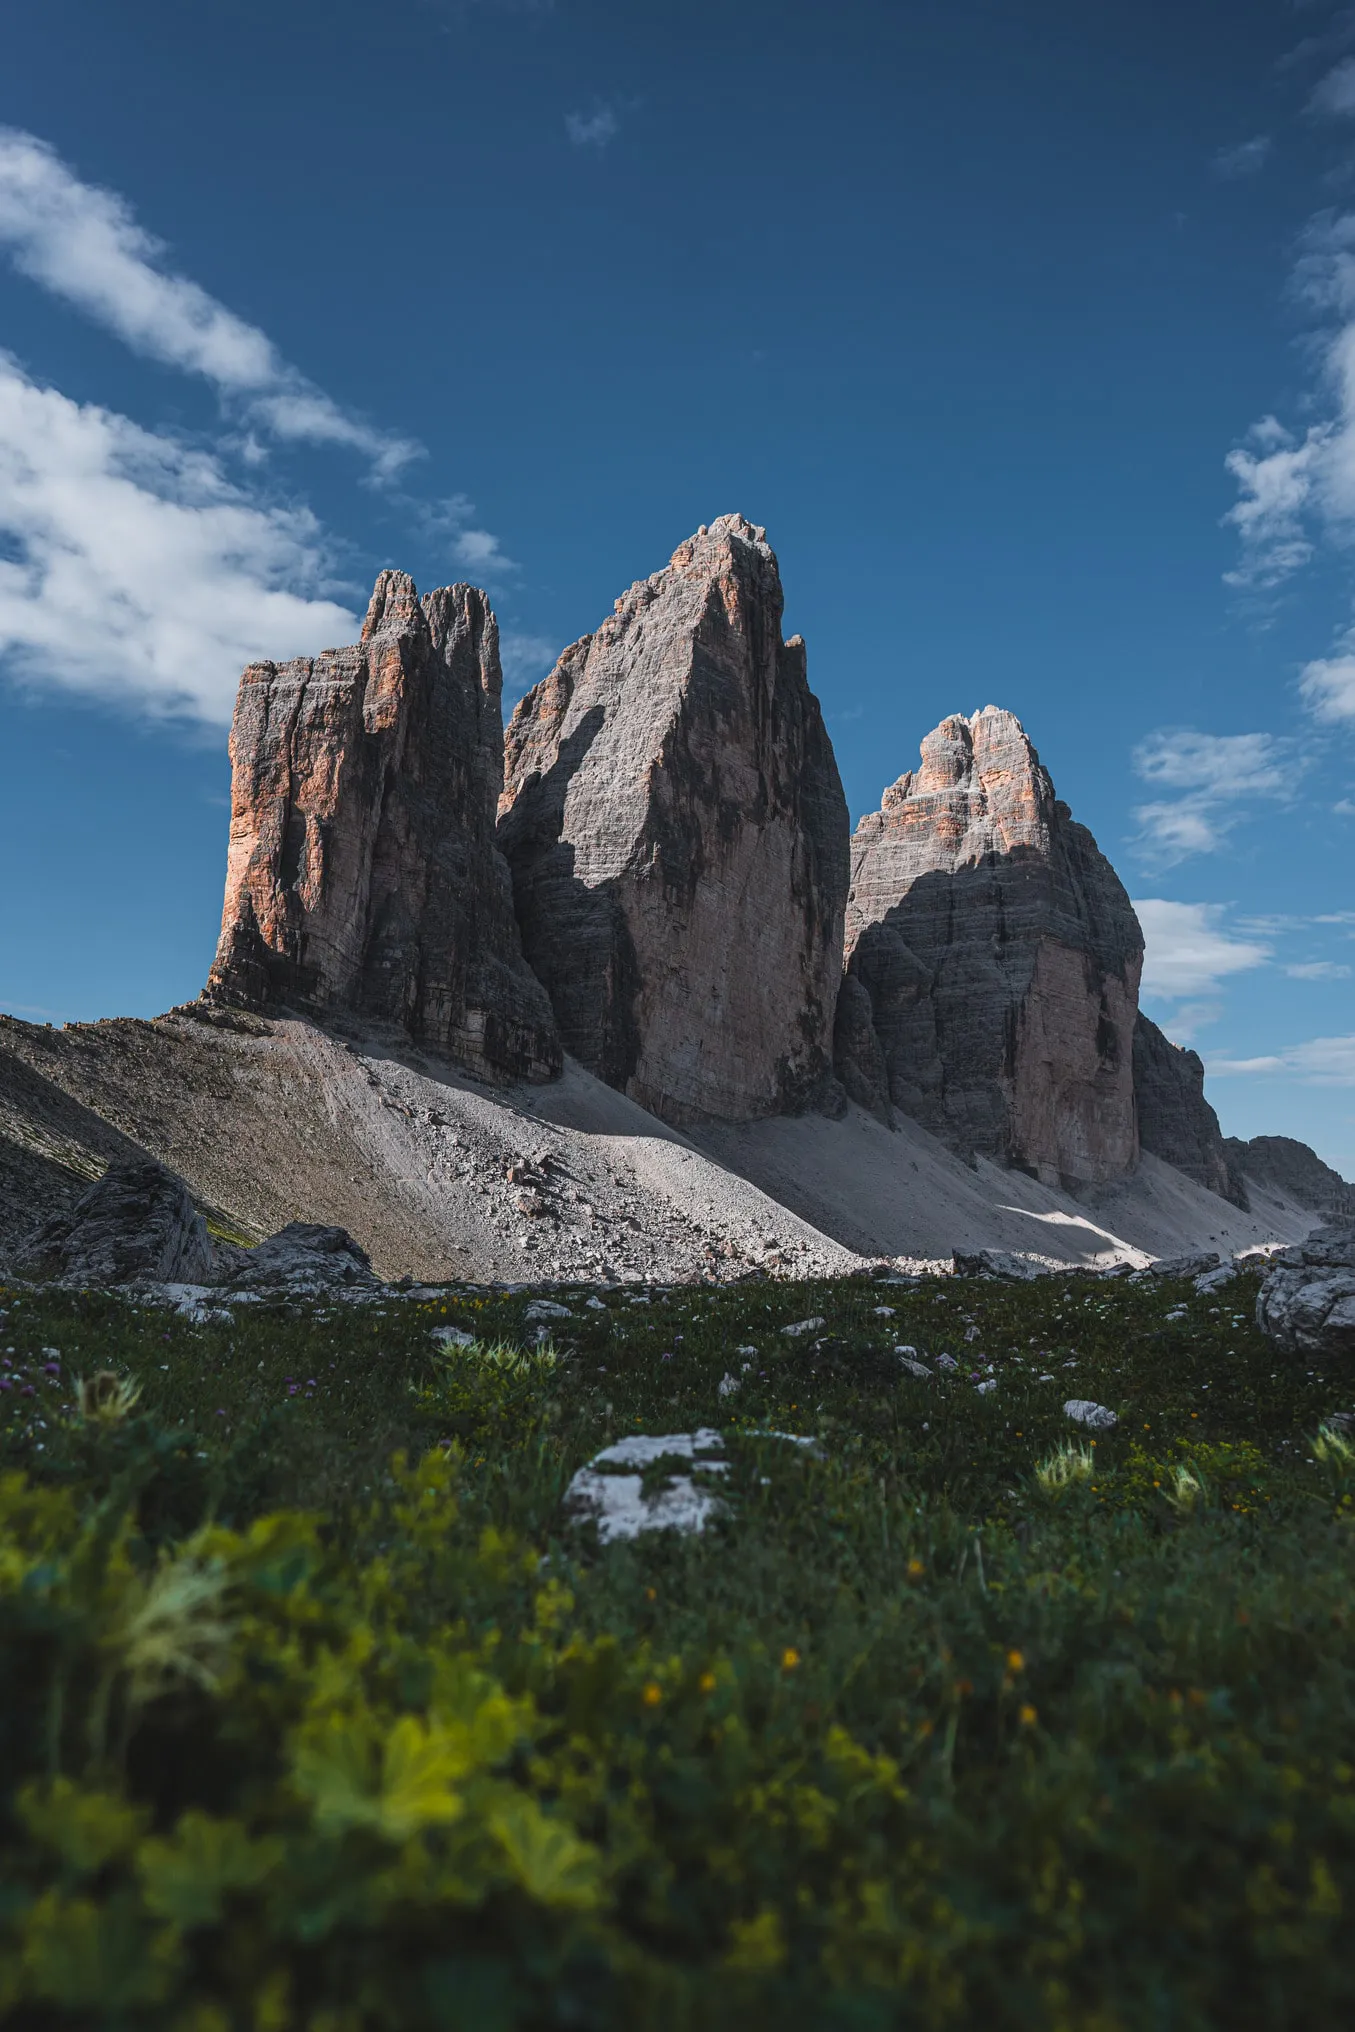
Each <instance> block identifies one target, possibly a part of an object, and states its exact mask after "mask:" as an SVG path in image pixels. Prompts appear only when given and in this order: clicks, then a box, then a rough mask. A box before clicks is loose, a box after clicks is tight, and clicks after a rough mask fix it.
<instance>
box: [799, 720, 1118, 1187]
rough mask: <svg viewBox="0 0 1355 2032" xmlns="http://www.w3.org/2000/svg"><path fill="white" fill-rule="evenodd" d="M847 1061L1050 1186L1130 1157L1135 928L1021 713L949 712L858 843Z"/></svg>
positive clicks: (1085, 1177)
mask: <svg viewBox="0 0 1355 2032" xmlns="http://www.w3.org/2000/svg"><path fill="white" fill-rule="evenodd" d="M846 953H847V959H848V971H847V978H846V981H845V983H844V988H843V994H842V998H841V1001H840V1004H839V1016H838V1024H837V1070H838V1075H839V1077H840V1079H841V1080H842V1082H843V1085H844V1086H845V1087H846V1088H847V1090H848V1092H849V1093H851V1094H852V1096H853V1097H854V1098H855V1099H857V1100H858V1101H860V1102H861V1103H862V1104H863V1105H864V1106H867V1107H872V1108H874V1109H875V1110H876V1111H877V1112H878V1113H881V1114H886V1115H887V1114H888V1111H889V1110H890V1109H891V1107H892V1108H898V1109H900V1110H902V1111H903V1112H904V1113H905V1114H908V1115H911V1116H913V1117H914V1118H915V1119H916V1120H918V1121H920V1122H921V1123H923V1125H924V1126H925V1127H926V1128H928V1129H930V1130H932V1131H933V1132H934V1133H935V1134H937V1135H939V1136H940V1137H942V1138H943V1140H945V1141H946V1142H947V1143H948V1144H950V1145H951V1147H952V1148H954V1149H957V1150H962V1151H965V1152H982V1153H984V1154H986V1155H989V1156H992V1157H995V1158H998V1159H1000V1160H1002V1161H1003V1162H1006V1163H1010V1164H1016V1165H1020V1166H1022V1167H1024V1168H1026V1169H1028V1170H1030V1171H1031V1172H1033V1173H1035V1174H1036V1175H1037V1176H1039V1177H1040V1178H1042V1179H1044V1180H1046V1181H1047V1182H1049V1183H1056V1182H1060V1181H1063V1182H1066V1183H1071V1184H1082V1183H1087V1182H1093V1181H1098V1180H1102V1179H1109V1178H1116V1177H1120V1176H1122V1175H1123V1174H1124V1173H1125V1172H1127V1171H1129V1170H1131V1169H1132V1167H1133V1165H1134V1163H1135V1161H1136V1158H1137V1155H1138V1135H1137V1131H1136V1127H1135V1113H1134V1070H1133V1036H1134V1019H1135V1012H1136V1009H1137V1000H1138V981H1139V972H1140V968H1141V966H1142V960H1143V937H1142V934H1141V932H1140V930H1139V926H1138V920H1137V919H1136V917H1135V915H1134V911H1133V908H1132V906H1131V904H1130V901H1129V898H1128V896H1127V895H1126V894H1125V891H1124V888H1123V886H1122V885H1121V883H1120V881H1119V879H1118V877H1117V876H1116V874H1115V872H1114V870H1113V869H1112V868H1111V866H1110V864H1109V862H1108V861H1107V860H1106V859H1105V858H1104V856H1103V855H1102V854H1101V853H1100V851H1099V850H1098V848H1097V845H1096V842H1095V840H1093V838H1092V836H1091V834H1090V833H1089V832H1088V831H1087V830H1086V828H1085V827H1083V826H1080V825H1078V824H1076V823H1075V822H1074V820H1073V819H1072V817H1071V815H1070V813H1069V810H1068V807H1067V805H1066V804H1062V803H1060V802H1059V801H1058V799H1057V798H1056V797H1055V795H1054V789H1053V785H1052V784H1051V782H1050V780H1049V776H1048V774H1047V772H1046V771H1045V769H1044V768H1043V767H1042V765H1041V763H1040V759H1039V756H1038V755H1037V754H1036V752H1035V749H1034V747H1033V746H1032V745H1031V742H1030V741H1029V740H1028V739H1027V737H1026V734H1025V731H1024V729H1023V728H1022V726H1021V723H1020V721H1019V720H1017V719H1016V718H1014V716H1013V715H1012V714H1011V713H1007V712H1002V711H999V710H998V708H996V707H994V706H987V707H985V708H984V710H983V711H982V712H980V713H976V714H974V716H973V717H972V718H970V719H965V718H963V717H959V716H956V717H954V718H951V719H947V720H943V721H942V723H941V725H940V726H939V727H937V729H936V730H935V732H934V733H932V734H929V735H928V736H927V738H926V740H925V741H924V742H923V743H922V758H921V766H920V768H918V769H917V770H914V771H910V772H909V773H908V774H906V775H904V776H901V777H900V778H899V780H898V782H897V783H895V784H893V785H892V786H891V787H890V788H889V789H888V790H886V792H885V794H884V798H883V802H882V805H881V808H880V810H879V811H877V812H872V813H870V814H869V816H867V817H866V818H863V819H862V821H861V823H860V824H859V826H858V827H857V829H856V834H855V837H854V839H853V841H852V875H851V891H850V895H849V898H848V904H847V919H846Z"/></svg>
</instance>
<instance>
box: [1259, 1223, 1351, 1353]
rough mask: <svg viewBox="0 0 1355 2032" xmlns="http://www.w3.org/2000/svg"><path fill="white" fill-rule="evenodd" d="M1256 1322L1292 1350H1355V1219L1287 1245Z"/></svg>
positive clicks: (1263, 1294)
mask: <svg viewBox="0 0 1355 2032" xmlns="http://www.w3.org/2000/svg"><path fill="white" fill-rule="evenodd" d="M1295 1257H1297V1259H1298V1260H1297V1262H1295V1261H1294V1258H1295ZM1256 1324H1257V1325H1258V1326H1259V1327H1260V1329H1261V1331H1262V1333H1264V1334H1266V1335H1267V1336H1268V1338H1269V1339H1271V1340H1272V1341H1274V1342H1275V1344H1276V1345H1277V1346H1278V1347H1281V1348H1283V1349H1284V1350H1285V1352H1286V1353H1287V1354H1302V1355H1355V1222H1352V1223H1347V1222H1344V1221H1343V1222H1341V1223H1339V1224H1336V1225H1333V1226H1331V1227H1326V1228H1318V1229H1316V1230H1315V1232H1314V1233H1313V1234H1311V1235H1309V1237H1308V1239H1307V1241H1306V1242H1302V1243H1300V1244H1299V1246H1298V1248H1297V1249H1286V1250H1285V1252H1284V1260H1283V1261H1282V1262H1280V1263H1278V1265H1277V1267H1276V1268H1275V1269H1273V1270H1271V1271H1269V1272H1268V1273H1267V1275H1266V1278H1265V1280H1264V1282H1263V1283H1262V1286H1261V1290H1260V1293H1259V1295H1258V1297H1257V1300H1256Z"/></svg>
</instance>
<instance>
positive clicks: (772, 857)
mask: <svg viewBox="0 0 1355 2032" xmlns="http://www.w3.org/2000/svg"><path fill="white" fill-rule="evenodd" d="M781 614H782V593H781V580H780V575H779V572H778V569H777V562H776V558H775V556H774V554H773V552H772V550H771V548H770V546H769V545H768V543H767V540H766V533H765V531H763V530H761V529H758V528H754V527H753V526H752V525H751V524H750V523H747V522H745V521H744V520H743V518H742V516H738V515H726V516H722V517H721V518H720V519H719V521H717V522H715V523H713V524H712V525H711V526H710V527H709V528H708V529H707V528H702V529H701V530H699V531H698V532H697V534H696V535H695V536H694V537H692V538H691V539H690V541H688V542H686V543H684V544H682V545H681V546H680V547H679V548H678V549H677V550H676V551H675V552H674V554H673V558H672V561H671V562H670V563H669V564H668V566H667V567H666V568H665V569H664V570H663V571H661V572H658V573H656V574H655V576H654V577H653V578H650V579H645V580H642V581H640V582H639V583H638V584H636V585H633V586H632V587H631V588H630V591H629V592H627V593H626V594H624V595H623V596H622V598H621V599H619V600H618V601H617V603H616V608H615V612H614V613H613V614H612V615H611V616H610V617H609V618H608V619H607V620H606V621H605V622H604V623H603V625H602V626H601V628H599V629H598V631H597V633H596V634H594V635H587V636H585V637H584V638H583V639H582V641H579V642H576V643H575V644H574V645H573V646H572V647H571V648H569V649H567V650H566V651H565V652H564V654H563V656H562V657H561V658H560V660H559V662H558V663H557V664H556V666H555V669H554V670H553V671H552V672H551V674H550V675H549V677H547V678H545V679H544V680H543V681H542V682H541V683H540V684H539V685H537V687H536V688H535V690H534V691H532V692H530V693H529V694H528V695H527V697H526V698H525V699H524V700H523V701H522V703H521V705H520V706H519V707H518V709H517V711H516V712H515V714H514V715H513V719H512V722H511V724H510V726H509V728H508V734H507V754H506V774H505V785H504V793H503V799H502V802H501V806H500V811H501V818H500V826H499V839H500V842H501V845H502V847H503V850H504V853H505V855H506V856H507V859H508V863H509V866H510V868H511V869H512V874H513V888H514V895H515V898H516V902H517V910H518V919H519V923H520V925H521V927H522V938H523V946H524V949H525V951H526V954H527V957H528V959H529V961H530V962H531V964H532V966H533V968H534V969H535V971H536V973H537V974H538V975H539V977H540V979H541V980H542V981H543V982H544V983H545V986H546V988H547V989H548V990H549V993H550V998H551V1002H552V1004H553V1006H554V1009H555V1014H556V1018H557V1020H558V1022H559V1026H560V1033H561V1036H562V1038H563V1040H564V1045H565V1049H566V1050H567V1051H569V1052H571V1053H572V1054H573V1055H574V1057H576V1058H577V1059H579V1060H580V1061H581V1062H582V1063H583V1064H584V1065H585V1066H586V1067H587V1068H588V1069H589V1071H591V1072H593V1073H595V1074H597V1075H598V1076H599V1077H601V1078H602V1079H604V1080H606V1081H607V1082H608V1083H609V1084H610V1085H612V1086H614V1087H617V1088H620V1089H621V1090H622V1091H624V1092H625V1093H628V1094H629V1095H631V1096H632V1097H633V1098H634V1099H635V1100H637V1101H639V1102H640V1103H641V1104H642V1105H643V1106H645V1107H646V1108H649V1109H651V1110H652V1111H653V1112H654V1113H655V1114H658V1115H660V1116H662V1117H663V1118H664V1119H665V1120H667V1121H670V1122H675V1123H677V1122H684V1121H694V1120H699V1119H702V1118H706V1119H719V1120H726V1121H741V1120H750V1119H753V1118H756V1117H759V1116H765V1115H770V1114H774V1113H778V1112H783V1111H788V1110H794V1109H796V1108H798V1107H803V1106H804V1105H806V1104H807V1103H809V1102H810V1101H811V1099H812V1098H813V1097H814V1096H815V1095H816V1093H818V1092H819V1091H821V1089H822V1088H823V1085H824V1082H825V1080H826V1079H827V1078H828V1076H829V1075H830V1069H831V1033H832V1023H833V1011H834V1005H835V1002H836V998H837V990H838V982H839V977H840V971H841V954H842V913H843V906H844V903H845V900H846V891H847V811H846V804H845V801H844V799H843V794H842V785H841V781H840V779H839V777H838V771H837V764H836V762H835V760H834V758H833V751H832V747H831V745H830V743H829V740H828V736H827V733H826V731H825V729H824V725H823V718H822V715H821V713H820V711H819V705H818V701H817V700H816V698H815V697H814V695H813V693H812V692H811V691H810V689H809V685H808V681H807V678H806V670H805V649H804V644H803V642H802V641H801V640H800V638H799V637H798V636H794V637H792V638H791V640H790V641H789V642H784V641H783V640H782V638H781Z"/></svg>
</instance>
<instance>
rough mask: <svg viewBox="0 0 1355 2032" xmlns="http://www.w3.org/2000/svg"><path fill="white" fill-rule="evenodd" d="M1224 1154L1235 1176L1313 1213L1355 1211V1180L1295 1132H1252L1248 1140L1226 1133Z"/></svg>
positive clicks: (1352, 1212)
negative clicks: (1339, 1169) (1271, 1134)
mask: <svg viewBox="0 0 1355 2032" xmlns="http://www.w3.org/2000/svg"><path fill="white" fill-rule="evenodd" d="M1223 1154H1224V1156H1225V1158H1226V1159H1227V1162H1228V1165H1229V1168H1230V1170H1231V1171H1232V1173H1233V1175H1234V1176H1235V1177H1238V1178H1242V1177H1246V1178H1251V1179H1254V1180H1255V1181H1256V1183H1257V1185H1260V1186H1271V1187H1273V1189H1274V1190H1275V1191H1276V1192H1281V1193H1283V1194H1284V1195H1285V1197H1286V1198H1287V1199H1292V1200H1297V1201H1298V1204H1299V1205H1300V1206H1305V1207H1311V1208H1312V1210H1313V1212H1314V1213H1322V1214H1332V1215H1336V1216H1345V1217H1347V1218H1349V1217H1350V1216H1351V1215H1352V1214H1355V1184H1351V1183H1350V1181H1349V1180H1347V1179H1344V1178H1342V1176H1341V1174H1340V1172H1339V1171H1333V1169H1332V1167H1331V1165H1330V1164H1324V1163H1323V1161H1322V1159H1321V1158H1320V1157H1319V1156H1318V1154H1317V1152H1316V1151H1315V1150H1313V1149H1311V1148H1310V1147H1309V1145H1308V1144H1307V1143H1300V1142H1299V1141H1298V1139H1297V1138H1296V1137H1294V1136H1253V1137H1251V1138H1250V1140H1249V1141H1247V1142H1243V1141H1242V1139H1241V1138H1240V1137H1237V1136H1225V1137H1224V1139H1223Z"/></svg>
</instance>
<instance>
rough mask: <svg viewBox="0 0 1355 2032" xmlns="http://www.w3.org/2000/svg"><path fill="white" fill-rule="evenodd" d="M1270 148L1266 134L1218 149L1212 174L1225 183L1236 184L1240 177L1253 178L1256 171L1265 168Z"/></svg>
mask: <svg viewBox="0 0 1355 2032" xmlns="http://www.w3.org/2000/svg"><path fill="white" fill-rule="evenodd" d="M1270 148H1271V142H1270V136H1269V135H1268V134H1254V135H1253V136H1252V138H1251V140H1250V141H1239V142H1238V143H1237V145H1236V146H1235V147H1233V148H1220V149H1219V151H1218V153H1217V154H1216V155H1215V157H1214V159H1213V163H1212V165H1211V166H1212V168H1213V171H1214V174H1215V176H1217V177H1220V178H1222V180H1223V181H1224V182H1225V183H1236V182H1237V181H1238V180H1239V179H1240V178H1242V177H1247V176H1255V175H1256V174H1257V172H1258V170H1261V169H1264V168H1265V165H1266V158H1267V157H1268V156H1269V154H1270Z"/></svg>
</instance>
